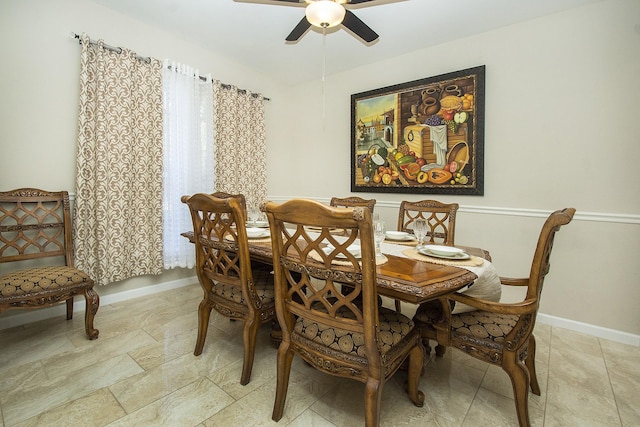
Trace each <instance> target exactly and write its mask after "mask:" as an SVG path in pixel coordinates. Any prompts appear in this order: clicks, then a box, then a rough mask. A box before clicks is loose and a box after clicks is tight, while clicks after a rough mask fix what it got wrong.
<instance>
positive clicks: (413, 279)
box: [181, 231, 490, 304]
mask: <svg viewBox="0 0 640 427" xmlns="http://www.w3.org/2000/svg"><path fill="white" fill-rule="evenodd" d="M181 235H182V236H184V237H186V238H187V239H189V241H190V242H191V243H193V242H194V240H193V232H192V231H188V232H184V233H182V234H181ZM265 240H266V241H265ZM462 248H463V249H465V251H466V252H467V253H469V254H470V255H475V256H478V257H481V258H484V259H487V260H490V255H489V253H488V252H487V251H486V250H483V249H480V248H473V247H462ZM249 253H250V254H251V258H252V259H254V260H256V261H261V262H266V263H272V262H273V249H272V246H271V242H270V241H268V239H249ZM385 257H386V258H387V261H386V262H384V263H381V264H379V265H377V267H376V273H377V281H378V294H380V295H384V296H386V297H390V298H393V299H398V300H400V301H404V302H407V303H412V304H420V303H423V302H426V301H430V300H432V299H436V298H439V297H441V296H444V295H446V294H449V293H452V292H456V291H458V290H460V289H462V288H464V287H465V286H467V285H469V284H471V283H473V281H475V280H476V279H477V278H478V276H477V275H476V274H475V273H473V272H471V271H469V270H467V269H465V268H461V267H456V266H451V265H441V264H435V263H430V262H425V261H420V260H416V259H413V258H408V257H402V256H396V255H389V254H385Z"/></svg>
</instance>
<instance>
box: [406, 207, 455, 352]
mask: <svg viewBox="0 0 640 427" xmlns="http://www.w3.org/2000/svg"><path fill="white" fill-rule="evenodd" d="M458 207H459V205H458V204H457V203H442V202H439V201H437V200H421V201H418V202H410V201H407V200H404V201H402V202H401V203H400V209H399V210H398V231H405V232H407V231H409V232H410V231H411V230H412V227H413V226H412V224H413V222H414V221H415V220H416V219H418V218H422V219H424V220H425V221H426V222H427V228H428V229H427V236H426V237H428V238H429V243H438V244H443V245H448V246H453V244H454V240H455V232H456V213H457V212H458ZM395 304H396V310H397V311H400V310H401V303H400V301H398V300H396V301H395ZM427 304H429V303H427ZM421 333H423V334H424V335H425V336H423V340H424V344H425V350H426V352H427V354H429V353H431V347H430V346H429V339H435V330H432V331H429V330H428V329H427V328H425V329H424V330H423V332H421ZM436 350H437V351H440V350H443V349H436Z"/></svg>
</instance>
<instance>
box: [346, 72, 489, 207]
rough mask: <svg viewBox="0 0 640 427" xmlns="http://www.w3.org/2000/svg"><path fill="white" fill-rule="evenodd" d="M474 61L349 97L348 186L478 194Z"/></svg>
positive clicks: (480, 131)
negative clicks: (463, 67)
mask: <svg viewBox="0 0 640 427" xmlns="http://www.w3.org/2000/svg"><path fill="white" fill-rule="evenodd" d="M484 77H485V67H484V66H479V67H475V68H470V69H466V70H461V71H456V72H452V73H448V74H443V75H440V76H435V77H429V78H426V79H421V80H416V81H412V82H408V83H403V84H399V85H394V86H389V87H385V88H381V89H376V90H372V91H368V92H362V93H359V94H355V95H351V141H352V143H351V191H354V192H359V191H362V192H398V193H427V194H460V195H483V194H484V179H483V163H484Z"/></svg>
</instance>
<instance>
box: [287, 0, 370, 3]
mask: <svg viewBox="0 0 640 427" xmlns="http://www.w3.org/2000/svg"><path fill="white" fill-rule="evenodd" d="M285 1H286V0H285ZM370 1H375V0H351V1H350V2H349V4H358V3H368V2H370Z"/></svg>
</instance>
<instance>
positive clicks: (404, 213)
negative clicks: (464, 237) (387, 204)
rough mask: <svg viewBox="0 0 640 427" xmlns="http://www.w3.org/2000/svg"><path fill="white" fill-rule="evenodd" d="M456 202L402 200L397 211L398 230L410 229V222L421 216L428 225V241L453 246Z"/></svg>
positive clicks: (456, 210)
mask: <svg viewBox="0 0 640 427" xmlns="http://www.w3.org/2000/svg"><path fill="white" fill-rule="evenodd" d="M458 207H459V206H458V204H457V203H442V202H438V201H436V200H422V201H419V202H410V201H406V200H405V201H403V202H402V203H400V210H399V211H398V231H411V230H412V228H413V226H412V223H413V222H414V221H415V220H416V219H418V218H422V219H425V220H426V221H427V225H428V227H429V229H428V231H427V237H428V238H429V240H428V241H429V243H442V244H444V245H449V246H453V245H454V240H455V231H456V212H458Z"/></svg>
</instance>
